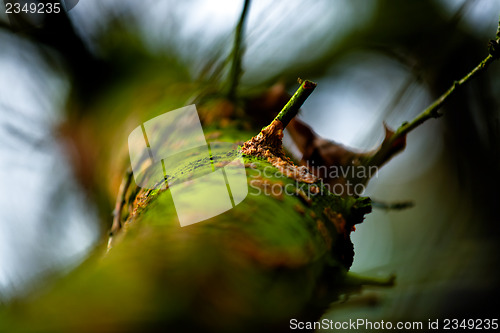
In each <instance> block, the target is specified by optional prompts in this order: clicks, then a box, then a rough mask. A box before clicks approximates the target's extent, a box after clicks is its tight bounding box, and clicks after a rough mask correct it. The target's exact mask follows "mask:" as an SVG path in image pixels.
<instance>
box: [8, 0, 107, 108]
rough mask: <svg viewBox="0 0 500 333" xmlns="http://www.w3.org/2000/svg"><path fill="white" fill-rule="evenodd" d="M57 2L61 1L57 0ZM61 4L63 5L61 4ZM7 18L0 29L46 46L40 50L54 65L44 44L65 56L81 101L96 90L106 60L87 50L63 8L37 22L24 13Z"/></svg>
mask: <svg viewBox="0 0 500 333" xmlns="http://www.w3.org/2000/svg"><path fill="white" fill-rule="evenodd" d="M7 2H11V1H7ZM57 2H59V3H60V1H57ZM36 3H45V4H46V3H54V1H48V0H38V1H37V2H36ZM61 8H64V7H63V6H62V4H61ZM32 15H41V14H32ZM37 17H38V16H37ZM8 18H9V24H8V23H5V22H0V29H3V30H6V31H9V32H11V33H16V34H18V35H19V36H21V37H25V38H27V39H29V40H31V41H32V42H33V43H34V44H35V45H37V46H39V47H40V46H45V47H40V51H41V53H42V54H43V55H45V56H46V57H47V59H48V60H49V61H51V62H52V63H53V64H54V65H56V66H58V65H59V64H58V59H57V58H54V57H53V54H51V53H50V52H47V48H46V47H49V48H51V49H52V50H55V51H56V52H57V54H58V55H59V56H60V57H61V58H62V59H63V60H64V62H65V65H66V68H67V69H69V71H70V72H71V76H72V79H73V80H72V81H73V82H72V83H73V87H74V92H76V96H75V97H77V98H78V99H79V101H80V102H85V101H87V100H88V98H89V97H90V96H92V95H93V94H94V93H96V92H99V89H100V87H101V84H102V82H103V81H104V78H105V76H106V75H107V74H108V72H109V68H108V66H107V64H106V63H104V62H103V61H102V60H100V59H97V58H96V57H95V56H94V55H93V54H92V53H91V52H90V51H89V49H88V48H87V46H86V44H85V42H84V41H83V40H82V39H81V37H80V36H79V35H78V34H77V32H76V31H75V29H74V27H73V24H72V22H71V20H70V19H69V17H68V14H67V12H66V11H65V10H61V11H60V12H58V13H55V12H53V13H51V14H49V15H45V16H40V20H39V22H37V23H34V22H32V20H29V18H28V17H27V16H25V15H23V13H12V14H8Z"/></svg>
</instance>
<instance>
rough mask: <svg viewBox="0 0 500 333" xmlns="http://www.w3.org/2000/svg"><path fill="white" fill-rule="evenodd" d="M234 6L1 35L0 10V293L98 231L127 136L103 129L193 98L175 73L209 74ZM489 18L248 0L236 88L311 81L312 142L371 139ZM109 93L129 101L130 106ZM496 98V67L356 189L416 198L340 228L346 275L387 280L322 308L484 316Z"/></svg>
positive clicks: (430, 3)
mask: <svg viewBox="0 0 500 333" xmlns="http://www.w3.org/2000/svg"><path fill="white" fill-rule="evenodd" d="M242 5H243V1H234V0H215V1H202V0H189V1H183V2H179V1H170V0H162V1H149V0H147V1H141V2H138V1H131V0H130V1H124V0H120V1H118V0H110V1H105V2H102V1H97V0H81V1H80V2H79V3H78V4H77V5H76V6H75V7H74V8H73V9H72V10H71V11H69V13H68V16H67V17H66V16H64V17H62V18H60V19H58V21H57V22H56V23H54V24H52V25H48V24H47V25H45V26H44V27H43V29H45V30H43V29H42V30H39V29H38V28H36V29H32V30H29V29H28V30H26V29H24V30H23V29H21V30H16V31H12V28H13V22H12V20H9V18H8V17H7V16H6V14H5V10H4V9H3V8H2V11H1V12H0V23H1V25H0V45H1V47H0V114H1V116H0V142H1V143H2V144H1V145H0V301H1V302H4V301H7V300H8V299H9V298H11V297H13V296H16V295H20V294H23V293H24V292H27V290H30V286H33V285H36V281H40V280H42V279H43V277H45V276H47V275H50V274H53V272H57V271H67V270H69V269H71V268H72V267H75V266H76V265H78V263H79V262H81V261H82V260H84V258H85V257H86V256H88V255H89V253H91V251H92V249H94V248H95V247H96V246H97V245H98V244H101V243H102V242H103V239H105V235H106V231H107V230H109V227H110V226H111V219H112V218H111V212H112V202H111V200H112V199H110V198H112V197H113V195H114V194H116V191H117V188H118V184H119V179H120V177H121V176H120V175H121V173H122V172H123V170H124V168H125V164H124V163H122V162H123V161H126V149H127V147H126V137H127V135H128V132H124V133H116V130H115V129H114V128H115V127H117V126H116V123H117V122H120V121H121V118H125V116H123V117H122V115H121V113H120V112H130V110H132V111H133V110H140V109H141V108H142V107H144V106H145V105H148V104H149V103H152V102H154V101H155V98H158V96H162V98H171V100H172V105H175V103H176V102H177V100H178V99H182V98H184V96H190V95H192V94H193V93H194V92H193V91H189V89H191V87H192V86H191V85H190V84H191V83H192V82H196V81H197V80H205V81H206V80H208V81H209V80H217V79H218V78H220V77H224V75H226V73H225V72H224V70H223V69H222V70H221V69H220V68H222V67H223V64H224V61H225V59H226V58H227V57H228V55H229V53H230V51H231V46H232V38H233V31H234V27H235V25H236V23H237V20H238V17H239V14H240V11H241V8H242ZM499 14H500V2H499V1H497V0H475V1H474V0H468V1H463V0H456V1H453V0H421V1H404V2H403V1H395V0H394V1H389V0H370V1H361V0H359V1H349V0H331V1H326V0H325V1H267V0H254V1H252V5H251V8H250V13H249V17H248V22H247V28H246V36H245V45H246V53H245V56H244V58H243V66H244V70H245V72H244V75H243V77H242V86H241V90H245V89H246V90H259V89H260V90H263V89H265V88H268V87H269V86H270V85H272V84H274V83H276V82H282V83H284V84H285V85H286V87H287V89H288V91H289V92H290V93H292V92H293V91H294V90H295V88H296V79H297V77H301V78H307V79H311V80H313V81H316V82H317V83H318V88H317V89H316V90H315V92H314V94H313V95H312V96H311V97H310V98H309V99H308V100H307V102H306V104H305V106H304V108H303V110H302V113H301V115H300V117H301V118H302V119H303V120H304V121H305V122H306V123H308V124H309V125H311V127H312V128H313V129H314V130H315V131H316V132H317V133H318V134H320V135H321V136H323V137H325V138H328V139H331V140H334V141H337V142H340V143H343V144H345V145H347V146H350V147H353V148H357V149H360V150H369V149H373V148H374V147H376V146H377V145H378V144H380V142H381V141H382V138H383V126H382V124H383V122H385V123H387V124H388V125H389V126H390V127H392V128H396V127H397V126H399V125H400V124H401V123H402V122H403V121H405V120H410V119H412V118H413V117H415V116H416V115H417V114H418V113H419V112H420V111H421V110H423V109H424V108H425V107H426V106H427V105H428V104H430V103H431V102H432V101H433V100H434V99H435V98H436V97H438V96H439V95H440V94H441V93H442V92H444V91H445V90H446V89H447V88H448V87H449V86H450V85H451V84H452V82H453V81H454V80H457V79H459V78H461V77H462V76H464V75H465V74H466V73H468V72H469V71H470V70H471V69H472V68H473V67H474V66H476V65H477V64H478V63H479V62H480V61H481V60H482V59H484V58H485V57H486V55H487V48H486V45H487V42H488V40H489V39H492V38H493V37H494V35H495V32H496V29H497V24H498V19H499ZM68 18H69V19H68ZM14 23H15V22H14ZM35 25H36V22H35ZM51 29H52V30H51ZM40 31H41V32H40ZM47 31H48V32H50V33H47V34H44V32H47ZM131 78H133V79H131ZM164 81H165V82H166V81H168V82H170V84H169V87H175V89H173V90H172V89H170V90H169V89H165V88H163V87H162V84H163V82H164ZM116 91H122V92H121V93H122V94H128V95H129V97H130V96H132V99H133V100H134V103H133V105H132V107H130V105H126V106H124V105H123V104H124V103H123V102H120V100H119V97H120V93H116ZM499 92H500V64H498V63H495V64H493V65H492V66H491V67H490V68H489V69H488V71H487V73H486V74H485V75H481V76H480V77H478V78H477V79H475V80H474V81H473V82H472V83H470V84H468V85H467V87H465V88H464V89H461V90H460V92H459V93H458V94H457V96H455V97H454V98H453V99H452V100H451V101H450V103H449V104H447V106H446V107H445V112H446V115H445V116H444V117H443V118H440V119H439V120H430V121H429V122H427V123H425V124H424V125H422V126H421V127H419V128H418V129H416V130H415V131H414V132H412V133H411V134H410V135H409V136H408V146H407V148H406V150H405V152H403V153H402V154H400V155H398V156H397V157H395V158H394V159H393V160H392V161H391V162H390V163H389V164H388V165H386V166H384V167H383V168H382V169H381V170H380V172H379V174H378V175H377V177H375V178H374V179H373V180H372V181H371V182H370V184H369V186H368V187H367V190H366V195H368V196H370V197H372V198H373V199H375V200H380V201H384V202H396V201H405V200H410V201H412V202H414V204H415V206H414V207H413V208H411V209H407V210H404V211H386V210H380V209H378V210H377V209H375V210H374V212H373V213H372V214H370V215H369V216H368V217H367V219H366V221H365V223H363V224H362V225H360V226H359V227H358V228H357V230H356V232H355V233H353V235H352V238H353V242H354V245H355V251H356V255H355V260H354V265H353V267H352V271H354V272H358V273H363V274H366V275H370V276H387V275H389V274H391V273H395V274H396V275H397V285H396V286H395V287H393V288H390V289H367V290H365V291H364V292H363V293H362V294H361V295H357V296H353V297H352V298H351V299H350V300H349V301H348V302H345V303H338V304H334V305H333V306H332V311H331V312H329V313H328V314H326V317H328V318H331V319H334V320H348V319H349V318H351V319H357V318H367V319H370V320H382V319H383V320H393V321H396V320H423V321H427V319H429V318H491V317H492V315H493V314H496V315H498V313H500V311H499V310H500V305H499V304H500V303H499V302H498V297H499V296H500V295H499V293H500V292H499V290H500V289H499V288H498V281H500V274H499V268H498V267H499V254H498V253H500V252H499V247H500V245H499V243H498V241H499V231H500V227H499V223H498V222H500V219H499V217H498V213H497V212H496V211H497V209H498V207H499V203H500V200H499V199H500V198H499V195H498V188H499V185H500V182H499V172H500V163H499V160H500V159H499V156H500V138H499V134H500V127H499V116H500V108H499V106H500V93H499ZM106 94H114V95H113V96H115V99H112V98H107V97H106ZM116 96H117V97H116ZM116 98H118V99H116ZM186 100H187V99H184V100H183V102H182V103H185V101H186ZM96 104H100V105H101V107H100V108H95V107H94V105H96ZM125 107H128V111H124V109H123V108H125ZM138 117H141V116H138ZM96 124H97V125H96ZM133 127H134V125H131V128H133ZM68 138H69V139H68ZM292 150H293V147H292ZM82 152H83V153H82ZM115 155H120V157H116V156H115ZM124 156H125V159H124ZM103 161H106V162H103ZM115 178H117V180H116V181H115V180H114V179H115ZM110 179H111V181H109V180H110ZM96 184H103V185H102V188H101V187H100V185H96ZM108 184H111V185H108Z"/></svg>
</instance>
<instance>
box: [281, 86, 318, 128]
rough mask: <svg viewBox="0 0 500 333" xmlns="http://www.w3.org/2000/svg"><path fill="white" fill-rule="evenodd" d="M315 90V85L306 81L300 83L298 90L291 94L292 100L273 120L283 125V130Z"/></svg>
mask: <svg viewBox="0 0 500 333" xmlns="http://www.w3.org/2000/svg"><path fill="white" fill-rule="evenodd" d="M315 88H316V83H314V82H312V81H308V80H304V81H303V82H301V85H300V87H299V89H297V91H296V92H295V94H293V96H292V98H290V100H289V101H288V103H286V105H285V106H284V107H283V109H281V111H280V113H278V115H277V116H276V118H274V120H279V121H281V122H282V123H283V128H285V127H286V125H288V123H289V122H290V120H292V118H293V117H295V116H296V115H297V113H298V112H299V109H300V107H301V106H302V104H304V102H305V100H306V99H307V97H309V95H311V93H312V92H313V91H314V89H315Z"/></svg>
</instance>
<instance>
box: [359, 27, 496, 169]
mask: <svg viewBox="0 0 500 333" xmlns="http://www.w3.org/2000/svg"><path fill="white" fill-rule="evenodd" d="M496 37H497V39H496V40H491V41H490V42H489V44H488V50H489V53H490V54H489V55H488V56H487V57H486V58H485V59H484V60H483V61H481V62H480V63H479V65H477V66H476V67H475V68H474V69H473V70H472V71H471V72H469V73H468V74H467V75H465V76H464V77H463V78H462V79H460V80H459V81H455V82H453V85H452V86H451V87H450V88H449V89H448V90H447V91H446V92H445V93H444V94H442V95H441V96H440V97H439V98H438V99H437V100H435V101H434V102H433V103H432V104H431V105H430V106H429V107H427V109H425V110H424V111H422V113H420V114H419V115H418V116H417V117H416V118H415V119H413V120H412V121H410V122H404V123H403V124H402V125H401V126H400V127H399V128H398V129H397V130H396V131H395V132H394V133H392V135H391V136H389V137H387V138H386V139H385V140H384V142H383V143H382V146H381V147H380V149H379V150H377V152H376V153H375V154H373V155H372V156H371V157H369V158H368V159H367V160H366V162H365V164H366V165H376V166H381V165H382V164H384V163H385V162H387V161H388V160H389V159H391V158H392V156H394V155H395V154H396V153H398V152H400V151H401V150H397V151H395V150H394V147H395V145H396V144H397V142H399V141H402V140H405V138H406V135H407V134H408V133H409V132H410V131H412V130H414V129H415V128H417V127H418V126H420V125H422V124H423V123H424V122H426V121H427V120H429V119H432V118H439V117H441V116H442V115H443V114H442V113H440V112H439V110H440V109H441V107H442V106H443V105H444V104H445V102H447V101H448V100H449V99H450V97H451V96H453V95H454V94H455V92H456V91H457V88H458V87H461V86H462V85H464V84H466V83H467V82H469V81H470V80H471V79H472V78H474V77H476V76H477V75H478V74H480V73H482V72H483V71H485V70H486V69H487V68H488V66H489V65H490V64H491V63H492V62H493V61H495V60H497V59H498V58H500V22H499V28H498V30H497V36H496Z"/></svg>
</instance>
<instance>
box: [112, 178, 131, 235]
mask: <svg viewBox="0 0 500 333" xmlns="http://www.w3.org/2000/svg"><path fill="white" fill-rule="evenodd" d="M132 175H133V173H132V169H131V168H129V169H128V170H127V171H126V172H125V175H124V177H123V180H122V183H121V184H120V189H119V190H118V195H117V196H116V203H115V210H114V211H113V224H112V225H111V232H110V237H111V236H113V235H114V234H116V233H117V232H118V231H119V230H120V229H121V227H122V221H121V220H122V210H123V206H124V205H125V203H126V199H125V196H126V195H127V191H128V188H129V187H130V183H131V182H132Z"/></svg>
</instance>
